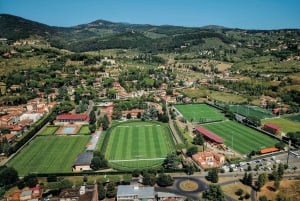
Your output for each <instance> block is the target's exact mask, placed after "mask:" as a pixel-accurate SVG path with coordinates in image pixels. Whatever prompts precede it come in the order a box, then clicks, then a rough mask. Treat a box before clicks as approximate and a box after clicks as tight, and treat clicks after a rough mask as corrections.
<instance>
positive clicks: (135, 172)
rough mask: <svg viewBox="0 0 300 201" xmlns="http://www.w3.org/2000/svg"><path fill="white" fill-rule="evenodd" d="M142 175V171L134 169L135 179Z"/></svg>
mask: <svg viewBox="0 0 300 201" xmlns="http://www.w3.org/2000/svg"><path fill="white" fill-rule="evenodd" d="M140 174H141V171H140V170H138V169H134V170H133V171H132V176H133V177H138V176H140Z"/></svg>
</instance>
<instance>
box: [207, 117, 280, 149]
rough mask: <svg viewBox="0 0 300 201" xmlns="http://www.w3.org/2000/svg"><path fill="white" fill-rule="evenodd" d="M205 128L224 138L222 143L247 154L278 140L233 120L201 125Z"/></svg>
mask: <svg viewBox="0 0 300 201" xmlns="http://www.w3.org/2000/svg"><path fill="white" fill-rule="evenodd" d="M203 127H205V128H206V129H208V130H210V131H212V132H213V133H215V134H216V135H218V136H220V137H222V138H223V139H224V141H225V142H224V143H225V144H226V145H227V146H228V147H230V148H232V149H233V150H235V151H237V152H238V153H240V154H248V153H250V152H251V151H258V150H260V149H262V148H267V147H274V145H275V144H276V143H277V142H278V140H276V139H274V138H272V137H269V136H267V135H265V134H263V133H260V132H258V131H256V130H254V129H251V128H248V127H246V126H243V125H241V124H239V123H237V122H234V121H224V122H218V123H211V124H205V125H203Z"/></svg>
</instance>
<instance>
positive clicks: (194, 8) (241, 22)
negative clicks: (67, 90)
mask: <svg viewBox="0 0 300 201" xmlns="http://www.w3.org/2000/svg"><path fill="white" fill-rule="evenodd" d="M0 13H7V14H12V15H17V16H20V17H23V18H26V19H30V20H34V21H38V22H41V23H45V24H48V25H52V26H75V25H78V24H84V23H89V22H92V21H94V20H97V19H103V20H108V21H112V22H128V23H134V24H153V25H166V24H168V25H180V26H188V27H200V26H205V25H221V26H225V27H230V28H244V29H280V28H300V0H0Z"/></svg>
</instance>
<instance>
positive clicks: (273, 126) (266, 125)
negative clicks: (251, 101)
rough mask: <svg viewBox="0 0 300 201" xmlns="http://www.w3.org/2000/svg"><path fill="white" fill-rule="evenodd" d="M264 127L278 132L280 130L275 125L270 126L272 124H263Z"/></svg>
mask: <svg viewBox="0 0 300 201" xmlns="http://www.w3.org/2000/svg"><path fill="white" fill-rule="evenodd" d="M264 127H267V128H271V129H274V130H279V129H280V126H278V125H276V124H272V123H265V124H264Z"/></svg>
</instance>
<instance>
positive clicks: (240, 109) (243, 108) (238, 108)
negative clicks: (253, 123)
mask: <svg viewBox="0 0 300 201" xmlns="http://www.w3.org/2000/svg"><path fill="white" fill-rule="evenodd" d="M229 109H230V111H231V112H235V113H238V114H240V115H243V116H253V117H257V118H259V119H265V118H271V117H274V115H273V114H272V113H271V112H270V111H268V110H265V109H262V108H260V107H257V106H249V105H230V106H229Z"/></svg>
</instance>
